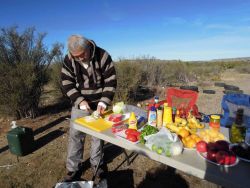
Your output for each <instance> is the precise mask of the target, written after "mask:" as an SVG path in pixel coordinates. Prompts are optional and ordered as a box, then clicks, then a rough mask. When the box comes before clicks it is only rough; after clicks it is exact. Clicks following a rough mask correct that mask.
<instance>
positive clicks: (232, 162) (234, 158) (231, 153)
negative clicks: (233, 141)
mask: <svg viewBox="0 0 250 188" xmlns="http://www.w3.org/2000/svg"><path fill="white" fill-rule="evenodd" d="M229 156H230V164H234V163H235V162H236V155H235V154H234V153H233V152H231V151H230V152H229Z"/></svg>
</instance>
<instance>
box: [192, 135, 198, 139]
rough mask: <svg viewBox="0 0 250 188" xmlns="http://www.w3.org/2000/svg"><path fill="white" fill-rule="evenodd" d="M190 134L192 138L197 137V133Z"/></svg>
mask: <svg viewBox="0 0 250 188" xmlns="http://www.w3.org/2000/svg"><path fill="white" fill-rule="evenodd" d="M190 136H191V138H192V139H195V138H197V137H198V135H197V134H191V135H190Z"/></svg>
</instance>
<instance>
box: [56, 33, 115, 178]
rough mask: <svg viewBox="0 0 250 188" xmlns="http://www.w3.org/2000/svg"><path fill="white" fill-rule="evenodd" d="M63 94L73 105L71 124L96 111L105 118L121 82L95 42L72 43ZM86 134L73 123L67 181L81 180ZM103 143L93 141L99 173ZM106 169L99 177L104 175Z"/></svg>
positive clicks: (79, 38)
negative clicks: (105, 113)
mask: <svg viewBox="0 0 250 188" xmlns="http://www.w3.org/2000/svg"><path fill="white" fill-rule="evenodd" d="M61 79H62V90H63V92H64V93H65V94H66V95H67V96H68V97H69V98H70V100H71V102H72V111H71V120H74V119H76V118H79V117H83V116H87V115H90V114H91V113H92V112H93V111H95V112H97V113H98V114H102V113H103V111H104V110H105V109H106V107H107V106H108V105H110V104H111V102H112V99H113V97H114V93H115V89H116V85H117V81H116V72H115V67H114V64H113V62H112V59H111V56H110V55H109V54H108V53H107V52H106V51H105V50H104V49H102V48H100V47H98V46H96V44H95V43H94V42H93V41H92V40H88V39H86V38H85V37H83V36H81V35H72V36H70V37H69V39H68V54H67V55H66V56H65V59H64V63H63V67H62V71H61ZM84 139H85V134H84V133H82V132H80V131H77V130H75V129H74V128H73V127H72V124H71V123H70V131H69V142H68V156H67V162H66V168H67V170H68V173H67V175H66V177H65V181H76V180H79V179H80V176H81V173H79V171H80V167H81V164H82V159H83V145H84ZM102 144H103V142H102V141H101V140H100V139H97V138H95V137H92V142H91V151H90V163H91V166H92V169H95V167H96V165H97V164H98V161H99V160H101V164H103V161H102V157H103V154H102ZM101 171H102V168H100V169H99V171H98V173H97V174H100V173H101Z"/></svg>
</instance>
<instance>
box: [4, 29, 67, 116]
mask: <svg viewBox="0 0 250 188" xmlns="http://www.w3.org/2000/svg"><path fill="white" fill-rule="evenodd" d="M45 36H46V34H45V33H37V32H36V30H35V28H27V29H25V30H24V31H23V32H19V31H18V27H16V26H15V27H10V28H2V29H1V31H0V79H1V83H0V112H1V113H2V114H7V115H14V116H15V117H16V118H22V117H31V118H34V117H35V116H36V115H37V114H38V104H39V100H40V96H41V93H42V88H43V86H44V84H45V83H46V82H47V81H48V74H47V69H48V67H49V65H50V63H51V62H52V61H53V60H54V59H56V58H57V56H58V55H60V54H61V53H62V52H61V49H62V45H61V44H59V43H56V44H54V45H53V46H52V48H51V50H48V49H47V47H46V46H45V45H44V43H43V40H44V37H45Z"/></svg>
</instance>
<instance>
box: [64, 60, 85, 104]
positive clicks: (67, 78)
mask: <svg viewBox="0 0 250 188" xmlns="http://www.w3.org/2000/svg"><path fill="white" fill-rule="evenodd" d="M75 77H76V75H75V73H74V68H73V66H72V63H71V61H70V60H69V58H68V57H67V56H66V57H65V58H64V63H63V66H62V70H61V84H62V91H63V92H64V94H65V95H67V96H68V97H69V98H70V100H71V102H72V103H73V104H74V105H75V106H78V105H79V104H80V102H81V101H83V100H84V97H83V96H82V95H81V93H80V91H79V90H78V89H77V88H76V79H75Z"/></svg>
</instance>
